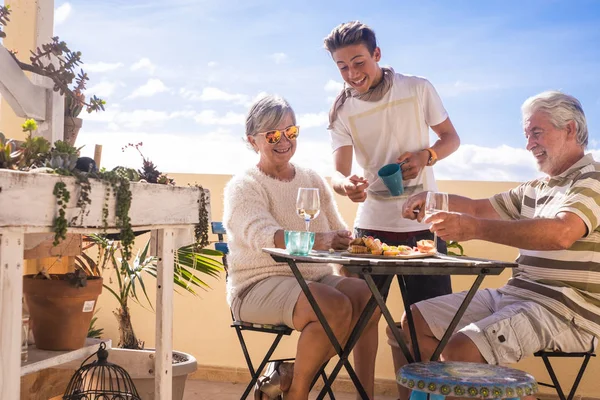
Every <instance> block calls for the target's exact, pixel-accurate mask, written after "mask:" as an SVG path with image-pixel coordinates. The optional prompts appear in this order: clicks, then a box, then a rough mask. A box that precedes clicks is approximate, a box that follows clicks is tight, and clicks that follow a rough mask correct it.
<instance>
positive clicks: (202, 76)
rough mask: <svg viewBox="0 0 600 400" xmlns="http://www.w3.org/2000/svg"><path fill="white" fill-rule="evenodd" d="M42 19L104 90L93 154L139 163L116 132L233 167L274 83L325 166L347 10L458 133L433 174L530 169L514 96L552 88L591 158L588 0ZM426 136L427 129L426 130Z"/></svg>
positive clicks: (599, 19) (213, 6)
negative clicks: (571, 107)
mask: <svg viewBox="0 0 600 400" xmlns="http://www.w3.org/2000/svg"><path fill="white" fill-rule="evenodd" d="M55 6H56V12H55V33H56V34H57V35H59V36H60V37H61V39H63V40H65V41H67V42H68V43H69V44H70V46H71V48H72V49H77V50H80V51H82V53H83V59H84V61H85V63H86V64H85V65H84V70H85V71H86V72H88V74H89V75H90V78H91V81H90V85H89V90H88V92H90V93H96V94H97V95H99V96H101V97H103V98H105V99H106V100H107V102H108V107H107V111H106V112H105V113H101V114H96V115H91V116H86V117H85V118H86V121H85V123H84V127H83V129H82V131H81V133H80V139H78V144H79V145H83V144H85V145H86V148H84V153H85V152H86V151H87V152H88V153H89V154H92V152H93V144H96V143H98V144H103V164H104V165H105V166H106V167H112V166H114V165H117V164H126V165H130V166H138V164H139V160H138V159H137V158H136V154H135V153H133V152H129V153H122V152H121V147H122V146H123V145H124V144H126V143H127V142H138V141H143V142H144V147H143V151H144V153H145V154H146V156H148V157H149V158H151V159H152V160H153V161H154V162H155V163H157V164H158V166H159V167H160V168H161V169H163V170H165V171H169V172H195V173H224V174H230V173H235V172H236V171H238V170H240V169H241V168H245V167H247V166H249V165H252V164H253V163H255V162H256V155H254V153H253V152H251V151H250V150H248V149H247V148H246V147H245V145H244V143H243V142H242V139H241V137H242V135H243V132H244V126H243V122H244V118H245V114H246V111H247V109H248V106H249V105H250V104H251V102H252V101H253V100H254V99H255V98H256V97H257V96H259V95H260V94H261V93H264V92H268V93H277V94H280V95H282V96H284V97H286V98H287V99H288V100H289V101H290V103H291V104H292V106H293V107H294V109H295V111H296V114H297V117H298V120H299V124H300V125H301V126H302V134H301V137H300V139H299V145H298V151H297V153H296V156H295V161H296V162H299V163H302V164H305V165H310V166H312V167H314V168H315V169H317V170H318V171H319V172H321V173H323V174H324V175H329V174H330V173H331V170H332V161H331V152H330V148H329V135H328V132H327V130H326V123H327V111H328V109H329V106H330V103H331V101H332V99H333V98H334V96H335V95H336V94H337V92H338V90H339V88H340V87H341V82H342V80H341V78H340V76H339V74H338V71H337V68H336V67H335V65H334V64H333V62H332V61H331V58H330V56H329V54H328V53H327V51H326V50H324V49H323V47H322V39H323V37H325V36H326V35H327V34H328V33H329V32H330V31H331V29H332V28H333V27H334V26H336V25H337V24H339V23H341V22H346V21H349V20H354V19H359V20H361V21H363V22H365V23H367V24H369V25H370V26H371V27H372V28H373V29H374V30H375V31H376V33H377V37H378V41H379V45H380V47H381V49H382V53H383V57H382V62H381V63H380V64H381V65H391V66H392V67H394V69H395V70H396V71H397V72H401V73H406V74H411V75H420V76H424V77H426V78H428V79H429V80H430V81H431V82H432V83H433V84H434V86H435V87H436V88H437V90H438V92H439V93H440V95H441V96H442V100H443V101H444V105H445V106H446V108H447V110H448V112H449V114H450V117H451V119H452V121H453V122H454V125H455V126H456V128H457V130H458V132H459V135H460V137H461V140H462V145H461V148H460V149H459V150H458V151H457V152H456V153H455V154H453V155H452V156H451V157H449V158H448V159H446V160H443V161H442V162H440V163H438V164H437V165H436V167H435V172H436V176H437V177H438V179H474V180H515V181H519V180H525V179H530V178H533V177H536V176H538V175H539V173H538V172H537V171H536V169H535V163H534V161H533V157H532V156H531V155H530V154H528V153H527V152H526V151H525V150H524V143H525V142H524V137H523V132H522V129H521V121H520V105H521V103H522V102H523V101H524V100H525V99H526V98H527V97H529V96H530V95H533V94H536V93H538V92H541V91H543V90H547V89H560V90H564V91H565V92H568V93H570V94H572V95H574V96H576V97H577V98H579V99H580V101H581V102H582V104H583V106H584V110H585V111H586V115H587V117H588V124H589V128H590V146H589V150H590V151H592V152H593V153H594V154H597V155H598V157H597V159H600V151H598V152H596V149H600V142H599V140H600V139H598V138H599V136H598V129H599V128H600V74H599V73H598V72H599V71H600V46H599V45H598V43H600V28H598V26H600V1H597V0H594V1H573V0H572V1H550V0H547V1H541V0H540V1H533V0H532V1H452V2H450V1H447V2H446V1H444V2H442V1H438V2H433V1H419V2H408V1H392V0H388V1H379V0H373V1H369V2H364V1H363V2H358V1H345V2H342V1H337V0H335V1H322V0H320V1H316V0H315V1H313V0H308V1H286V2H278V1H271V0H253V1H247V0H234V1H227V0H204V1H198V0H171V1H169V2H158V1H135V0H127V1H120V0H119V1H117V0H108V1H106V0H103V1H95V2H90V1H70V2H61V1H60V0H57V1H56V3H55ZM432 138H433V136H432Z"/></svg>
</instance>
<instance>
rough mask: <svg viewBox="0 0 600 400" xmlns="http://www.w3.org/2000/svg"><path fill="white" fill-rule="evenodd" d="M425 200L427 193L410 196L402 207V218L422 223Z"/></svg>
mask: <svg viewBox="0 0 600 400" xmlns="http://www.w3.org/2000/svg"><path fill="white" fill-rule="evenodd" d="M426 199H427V192H421V193H418V194H415V195H414V196H410V197H409V198H408V199H407V200H406V201H405V202H404V205H403V206H402V216H403V217H404V218H406V219H416V220H417V221H419V222H421V221H423V218H425V200H426Z"/></svg>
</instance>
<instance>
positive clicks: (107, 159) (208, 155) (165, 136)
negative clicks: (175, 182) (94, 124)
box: [77, 128, 258, 174]
mask: <svg viewBox="0 0 600 400" xmlns="http://www.w3.org/2000/svg"><path fill="white" fill-rule="evenodd" d="M80 139H82V140H81V141H79V140H78V142H77V145H78V146H79V145H85V147H84V148H83V149H82V156H90V157H93V152H94V145H95V144H103V145H104V146H103V149H102V164H101V166H102V167H106V168H107V169H112V168H114V167H116V166H117V165H123V166H127V167H131V168H140V166H141V164H142V160H141V158H140V157H138V154H137V153H135V150H132V149H129V150H127V151H125V152H122V151H121V147H123V146H125V145H126V144H127V143H138V142H142V143H143V146H142V152H143V153H144V155H145V156H146V157H148V158H149V159H150V160H152V161H153V162H154V163H155V164H156V166H157V168H158V169H159V170H161V171H163V172H171V173H173V172H195V173H209V174H234V173H237V172H239V171H241V170H243V169H245V168H247V167H250V166H251V165H254V164H256V162H257V160H258V156H257V155H256V154H255V153H254V152H253V151H251V150H249V149H248V148H247V147H246V144H245V143H244V142H243V140H242V137H241V136H240V135H239V134H234V133H232V132H231V131H230V130H228V129H223V128H216V129H214V130H213V131H211V132H208V133H203V134H194V135H185V134H179V133H177V132H172V133H161V134H154V133H146V132H138V133H129V132H127V134H125V132H122V131H121V132H109V131H104V132H94V133H92V132H87V133H86V134H85V135H80ZM165 143H185V144H186V145H185V146H180V147H179V148H178V149H177V151H165ZM198 149H214V151H213V150H211V151H202V155H201V162H197V160H198ZM130 150H131V151H133V152H131V151H130ZM224 156H225V157H227V160H231V161H232V162H226V163H223V157H224Z"/></svg>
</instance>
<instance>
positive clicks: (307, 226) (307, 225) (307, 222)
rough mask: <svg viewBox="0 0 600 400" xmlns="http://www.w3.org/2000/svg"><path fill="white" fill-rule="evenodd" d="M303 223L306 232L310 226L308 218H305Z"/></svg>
mask: <svg viewBox="0 0 600 400" xmlns="http://www.w3.org/2000/svg"><path fill="white" fill-rule="evenodd" d="M304 223H306V232H308V228H309V227H310V219H305V220H304Z"/></svg>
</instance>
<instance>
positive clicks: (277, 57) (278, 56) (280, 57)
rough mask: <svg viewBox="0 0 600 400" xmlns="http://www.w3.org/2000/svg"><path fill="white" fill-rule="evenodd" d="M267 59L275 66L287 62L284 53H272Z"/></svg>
mask: <svg viewBox="0 0 600 400" xmlns="http://www.w3.org/2000/svg"><path fill="white" fill-rule="evenodd" d="M269 58H270V59H272V60H273V61H275V64H283V63H284V62H286V61H287V60H288V56H287V54H285V53H274V54H271V55H270V56H269Z"/></svg>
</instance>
